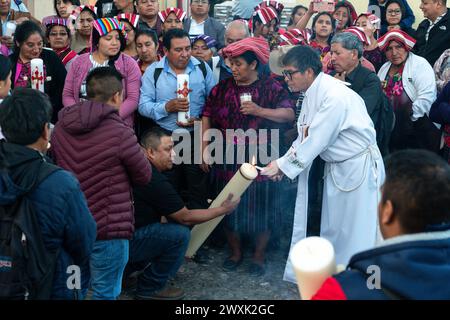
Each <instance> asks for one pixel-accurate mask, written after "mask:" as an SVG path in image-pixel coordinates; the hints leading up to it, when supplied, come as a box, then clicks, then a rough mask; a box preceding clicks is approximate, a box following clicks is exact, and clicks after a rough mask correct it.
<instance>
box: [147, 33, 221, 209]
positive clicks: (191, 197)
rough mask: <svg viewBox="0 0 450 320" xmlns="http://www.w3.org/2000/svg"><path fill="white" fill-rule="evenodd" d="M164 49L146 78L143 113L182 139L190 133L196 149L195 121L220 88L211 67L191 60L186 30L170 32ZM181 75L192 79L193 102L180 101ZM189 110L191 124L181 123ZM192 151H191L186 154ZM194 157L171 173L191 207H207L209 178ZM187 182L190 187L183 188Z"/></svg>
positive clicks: (177, 166) (167, 34)
mask: <svg viewBox="0 0 450 320" xmlns="http://www.w3.org/2000/svg"><path fill="white" fill-rule="evenodd" d="M163 48H164V54H165V56H164V58H162V59H161V60H160V61H159V62H158V63H154V64H152V65H151V66H150V67H148V69H147V70H146V72H145V74H144V77H143V78H142V87H141V95H140V101H139V113H140V114H141V115H142V116H144V117H147V118H150V119H152V120H154V121H155V122H156V123H157V124H158V125H159V126H160V127H161V128H163V129H164V130H166V131H167V132H169V133H173V132H174V131H176V134H178V136H179V135H180V134H181V135H183V136H182V139H185V138H186V135H185V133H190V135H191V144H190V145H191V146H192V150H194V143H193V141H194V139H193V133H194V121H195V120H196V118H199V117H200V115H201V113H202V111H203V106H204V104H205V101H206V98H207V97H208V95H209V93H210V91H211V89H212V88H213V87H214V86H215V85H216V81H215V80H214V76H213V73H212V71H211V68H210V67H209V66H208V65H207V64H206V63H204V62H202V61H199V60H197V59H196V58H194V57H191V41H190V39H189V34H188V33H187V32H186V31H184V30H182V29H173V30H169V31H168V32H167V33H166V34H165V35H164V39H163ZM179 74H187V75H188V76H189V89H190V90H192V91H191V92H190V94H189V101H188V100H187V99H186V98H177V93H176V91H177V75H179ZM186 111H189V113H190V116H191V118H190V119H189V121H188V123H187V124H183V123H180V122H178V121H177V114H178V112H186ZM186 130H187V131H186ZM188 151H191V150H185V151H184V152H188ZM191 155H192V158H190V160H189V161H190V162H189V163H182V164H178V165H175V166H174V169H173V170H172V171H171V172H169V173H168V174H169V175H170V176H171V177H170V178H171V179H172V181H173V182H174V184H175V186H176V187H177V188H178V190H185V189H186V188H187V193H186V202H187V207H188V208H190V209H199V208H205V207H207V203H206V196H207V194H208V189H207V175H206V174H205V173H203V171H202V170H201V169H200V167H199V165H198V164H194V152H191ZM197 156H198V155H197ZM200 161H201V159H200ZM200 161H195V162H200ZM183 179H184V180H185V181H186V185H187V186H182V180H183Z"/></svg>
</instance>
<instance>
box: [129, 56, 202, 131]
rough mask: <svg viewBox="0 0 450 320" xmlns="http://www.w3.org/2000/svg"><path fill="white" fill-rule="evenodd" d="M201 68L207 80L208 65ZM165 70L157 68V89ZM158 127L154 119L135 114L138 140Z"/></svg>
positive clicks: (155, 80)
mask: <svg viewBox="0 0 450 320" xmlns="http://www.w3.org/2000/svg"><path fill="white" fill-rule="evenodd" d="M198 67H199V68H200V71H201V72H202V75H203V78H204V79H206V76H207V75H208V70H206V64H205V62H203V61H200V64H199V65H198ZM163 70H164V69H163V68H156V69H155V73H154V74H153V82H154V84H155V89H156V83H157V82H158V79H159V76H160V75H161V73H162V71H163ZM156 126H158V125H157V124H156V122H155V121H154V120H153V119H150V118H147V117H144V116H142V115H141V114H140V113H139V112H138V111H136V113H135V117H134V131H135V133H136V136H137V138H138V140H140V139H141V137H142V135H143V134H144V133H145V132H146V131H147V130H149V129H151V128H153V127H156Z"/></svg>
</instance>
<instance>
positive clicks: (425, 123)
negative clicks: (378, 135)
mask: <svg viewBox="0 0 450 320" xmlns="http://www.w3.org/2000/svg"><path fill="white" fill-rule="evenodd" d="M378 43H379V46H380V48H381V50H382V51H383V52H384V53H385V54H386V58H387V60H388V62H386V63H385V64H384V65H383V66H382V67H381V69H380V71H379V72H378V77H379V78H380V80H381V83H382V85H383V90H384V92H385V93H386V95H387V96H388V98H389V99H390V100H391V104H392V107H393V108H394V112H395V119H396V120H395V127H394V130H393V131H392V133H391V139H390V143H389V149H390V151H391V152H393V151H396V150H401V149H411V148H420V149H428V150H431V151H435V152H438V151H439V147H440V141H441V139H440V138H441V133H440V130H438V129H437V127H436V126H435V125H434V124H433V123H432V122H431V120H430V119H429V118H428V116H429V112H430V108H431V104H432V103H433V102H434V101H435V100H436V95H437V90H436V80H435V76H434V71H433V68H432V67H431V66H430V64H429V63H428V62H427V61H426V60H425V59H424V58H422V57H419V56H417V55H415V54H413V53H412V52H410V51H411V49H412V48H413V47H414V44H415V43H416V41H415V40H414V38H411V37H410V36H409V35H408V34H407V33H405V32H403V31H401V30H396V29H395V30H391V31H388V32H387V33H386V34H385V35H384V36H383V37H381V38H380V39H379V41H378Z"/></svg>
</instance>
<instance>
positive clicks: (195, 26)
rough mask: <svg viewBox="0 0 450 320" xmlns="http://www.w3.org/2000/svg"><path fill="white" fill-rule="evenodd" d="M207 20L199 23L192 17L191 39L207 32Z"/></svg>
mask: <svg viewBox="0 0 450 320" xmlns="http://www.w3.org/2000/svg"><path fill="white" fill-rule="evenodd" d="M205 21H206V20H205ZM205 21H202V22H200V23H197V22H196V21H195V20H194V18H191V28H190V29H189V36H190V38H191V39H194V38H195V37H196V36H199V35H202V34H205Z"/></svg>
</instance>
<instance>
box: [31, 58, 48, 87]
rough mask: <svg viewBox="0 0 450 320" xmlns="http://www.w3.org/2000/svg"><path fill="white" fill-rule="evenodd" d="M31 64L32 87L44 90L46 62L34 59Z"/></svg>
mask: <svg viewBox="0 0 450 320" xmlns="http://www.w3.org/2000/svg"><path fill="white" fill-rule="evenodd" d="M30 66H31V88H32V89H36V90H39V91H41V92H44V80H45V78H44V62H43V61H42V59H39V58H37V59H32V60H31V62H30Z"/></svg>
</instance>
